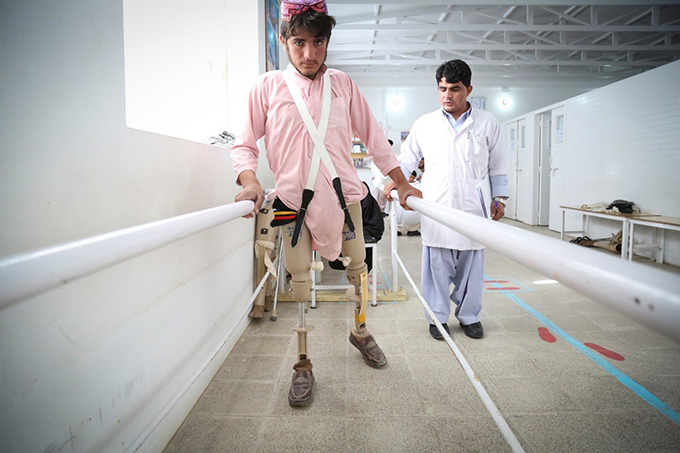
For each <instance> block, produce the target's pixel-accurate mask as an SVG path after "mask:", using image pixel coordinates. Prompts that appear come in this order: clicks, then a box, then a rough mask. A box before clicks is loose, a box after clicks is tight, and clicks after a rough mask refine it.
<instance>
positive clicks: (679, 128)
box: [506, 62, 680, 265]
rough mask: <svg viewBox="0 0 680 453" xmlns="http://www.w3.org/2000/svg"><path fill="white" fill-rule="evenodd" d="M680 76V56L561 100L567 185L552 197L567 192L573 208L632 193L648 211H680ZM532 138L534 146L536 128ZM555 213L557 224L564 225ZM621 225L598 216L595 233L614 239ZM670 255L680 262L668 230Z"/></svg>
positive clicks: (676, 240)
mask: <svg viewBox="0 0 680 453" xmlns="http://www.w3.org/2000/svg"><path fill="white" fill-rule="evenodd" d="M678 80H680V62H675V63H670V64H667V65H665V66H662V67H660V68H657V69H654V70H653V71H649V72H646V73H643V74H640V75H637V76H634V77H631V78H628V79H625V80H622V81H620V82H617V83H614V84H611V85H608V86H606V87H603V88H599V89H597V90H594V91H591V92H589V93H586V94H582V95H579V96H576V97H573V98H570V99H567V100H566V101H565V102H564V103H562V104H564V105H565V106H566V107H565V108H566V131H565V137H564V150H563V153H564V155H563V159H564V161H563V163H562V164H561V165H560V166H563V167H564V168H562V169H561V170H563V171H564V173H563V178H564V183H563V184H564V186H563V194H556V193H551V197H552V196H558V197H561V198H562V204H565V205H569V206H581V205H582V204H594V203H598V202H611V201H613V200H615V199H626V200H631V201H634V202H635V203H636V204H637V205H638V207H639V208H640V209H641V210H642V212H643V213H650V214H659V215H664V216H669V217H680V203H678V200H679V199H680V183H678V177H677V174H678V169H679V168H680V84H678V82H677V81H678ZM552 107H554V106H552ZM546 108H547V109H550V108H551V106H549V107H546ZM546 108H543V109H539V110H537V111H534V112H531V113H529V114H527V115H523V116H521V117H518V118H515V119H514V120H519V119H521V118H527V119H528V122H530V123H532V124H533V123H534V116H535V115H536V114H538V113H540V112H541V111H544V110H545V109H546ZM506 124H507V123H506ZM531 140H532V143H531V145H530V146H531V149H534V145H535V143H536V142H535V137H534V135H533V134H532V136H531ZM553 152H554V150H553ZM533 156H534V157H535V153H533ZM532 165H535V161H534V162H533V163H532ZM518 203H523V204H526V205H529V204H531V205H532V206H533V205H534V204H535V200H533V199H530V198H526V197H522V198H521V199H518ZM532 209H533V207H532ZM553 217H554V214H551V220H550V223H551V225H559V224H560V222H558V221H556V219H553ZM580 219H581V217H580V216H577V215H575V214H572V215H569V216H567V225H566V229H567V230H577V229H580V226H581V223H580ZM520 220H521V219H520ZM527 223H530V222H527ZM551 227H552V228H554V226H551ZM619 228H620V223H619V222H607V221H606V220H600V219H593V222H592V230H591V231H590V232H589V233H590V235H591V237H608V236H609V235H610V234H611V233H612V230H614V231H615V230H618V229H619ZM636 231H639V233H636V240H637V239H639V240H641V241H644V242H648V241H649V240H650V231H649V230H646V231H645V230H644V229H642V230H636ZM667 261H668V262H670V263H672V264H676V265H679V264H680V235H678V234H677V233H673V232H668V233H667Z"/></svg>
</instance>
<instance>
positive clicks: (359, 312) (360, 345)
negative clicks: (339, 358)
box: [347, 265, 387, 368]
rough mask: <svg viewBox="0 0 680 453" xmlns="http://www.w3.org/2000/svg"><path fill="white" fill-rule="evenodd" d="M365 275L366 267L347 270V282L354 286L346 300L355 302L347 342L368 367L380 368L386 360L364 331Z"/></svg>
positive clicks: (348, 292) (370, 336)
mask: <svg viewBox="0 0 680 453" xmlns="http://www.w3.org/2000/svg"><path fill="white" fill-rule="evenodd" d="M366 275H367V274H366V265H364V266H363V267H361V268H359V269H356V270H351V269H349V268H348V269H347V280H349V281H350V282H351V283H352V284H353V285H354V288H350V289H349V290H348V291H347V298H348V299H350V300H353V301H354V302H355V306H354V328H353V329H352V332H351V333H350V334H349V342H350V343H352V346H354V347H355V348H357V349H358V350H359V352H361V355H362V356H363V357H364V361H365V362H366V363H367V364H368V365H369V366H372V367H373V368H382V367H384V366H385V365H387V358H386V357H385V354H384V353H383V351H382V349H380V346H378V343H376V342H375V338H373V335H371V334H369V333H368V330H367V329H366V305H368V282H367V278H366Z"/></svg>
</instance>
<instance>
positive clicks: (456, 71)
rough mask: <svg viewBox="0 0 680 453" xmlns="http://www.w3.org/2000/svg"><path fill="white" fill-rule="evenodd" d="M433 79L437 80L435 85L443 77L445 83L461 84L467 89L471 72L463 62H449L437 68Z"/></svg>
mask: <svg viewBox="0 0 680 453" xmlns="http://www.w3.org/2000/svg"><path fill="white" fill-rule="evenodd" d="M435 77H436V78H437V85H439V82H440V81H441V79H442V77H443V78H445V79H446V82H447V83H458V82H463V85H465V86H466V87H469V86H470V82H471V80H472V70H471V69H470V66H468V65H467V63H465V62H464V61H463V60H449V61H447V62H445V63H442V64H441V65H440V66H439V67H438V68H437V73H436V74H435Z"/></svg>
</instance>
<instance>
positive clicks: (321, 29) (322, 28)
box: [279, 11, 336, 41]
mask: <svg viewBox="0 0 680 453" xmlns="http://www.w3.org/2000/svg"><path fill="white" fill-rule="evenodd" d="M335 24H336V22H335V18H334V17H333V16H329V15H327V14H318V13H316V12H313V11H305V12H304V13H302V14H298V15H296V16H293V17H292V18H291V19H290V20H289V21H283V22H281V28H280V30H279V32H280V34H281V37H282V38H283V40H284V41H287V40H288V38H290V37H291V36H292V35H295V34H297V33H298V32H299V31H300V30H307V31H308V32H309V33H310V34H311V35H312V36H314V37H316V38H321V37H323V38H326V39H327V40H330V39H331V31H332V30H333V27H335Z"/></svg>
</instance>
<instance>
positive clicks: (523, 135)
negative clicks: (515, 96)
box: [517, 118, 534, 225]
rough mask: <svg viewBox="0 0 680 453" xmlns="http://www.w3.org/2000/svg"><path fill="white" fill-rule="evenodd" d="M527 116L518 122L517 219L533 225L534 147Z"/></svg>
mask: <svg viewBox="0 0 680 453" xmlns="http://www.w3.org/2000/svg"><path fill="white" fill-rule="evenodd" d="M529 133H530V132H529V128H528V124H527V120H526V118H522V119H521V120H519V121H518V122H517V220H519V221H520V222H524V223H526V224H529V225H532V224H533V222H532V214H533V204H534V195H533V165H534V163H533V160H534V159H533V147H532V146H530V145H529V142H530V141H531V140H530V137H529Z"/></svg>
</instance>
